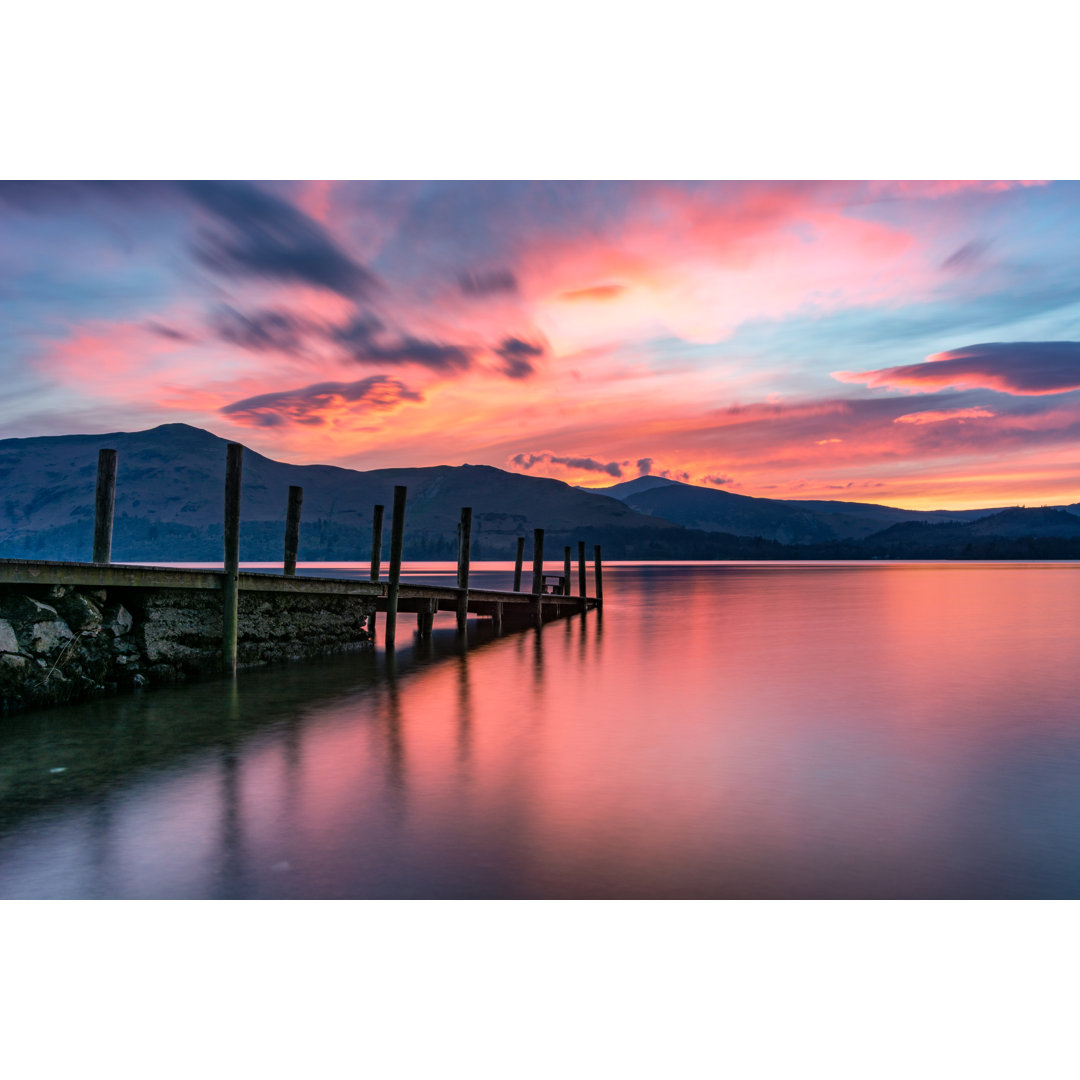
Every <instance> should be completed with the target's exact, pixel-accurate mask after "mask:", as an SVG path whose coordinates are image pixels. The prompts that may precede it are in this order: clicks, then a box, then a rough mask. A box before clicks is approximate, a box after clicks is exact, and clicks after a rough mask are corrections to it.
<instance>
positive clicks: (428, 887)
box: [0, 564, 1080, 897]
mask: <svg viewBox="0 0 1080 1080" xmlns="http://www.w3.org/2000/svg"><path fill="white" fill-rule="evenodd" d="M445 569H446V568H445V567H436V566H433V567H429V568H428V570H429V571H430V572H432V573H441V572H443V571H444V570H445ZM507 569H508V567H507V566H502V567H500V568H498V569H488V570H479V571H478V572H477V577H476V579H474V580H475V583H476V585H477V586H478V587H483V586H485V585H498V584H499V579H500V575H505V573H506V572H507ZM607 569H608V573H609V577H610V584H609V585H608V601H607V604H606V608H605V611H604V613H603V616H602V617H600V616H597V615H596V614H590V615H587V616H585V617H584V618H582V617H578V616H575V617H574V618H571V619H567V620H564V621H561V622H556V623H550V624H548V625H547V626H545V628H544V629H543V630H542V631H541V632H539V633H537V632H536V631H534V630H529V631H525V632H522V633H516V634H509V635H507V636H505V637H504V638H501V639H493V638H490V637H489V636H487V635H485V634H483V633H481V634H479V635H478V636H476V635H474V637H473V638H472V640H471V642H470V646H469V648H467V649H465V648H463V647H461V645H460V643H455V640H454V636H453V632H452V630H449V629H443V630H439V631H437V634H436V641H435V642H432V643H423V642H419V641H415V642H413V643H411V644H410V642H409V637H410V635H409V634H405V635H404V638H403V640H402V644H403V645H404V646H405V647H404V648H399V650H398V656H397V658H396V663H394V664H390V663H388V661H387V658H386V657H384V656H381V655H380V656H379V657H377V658H376V659H375V661H374V662H373V668H372V673H371V674H370V676H368V675H364V676H363V677H361V673H360V668H361V667H362V665H363V663H372V662H371V661H370V658H369V660H368V661H363V660H361V659H358V658H352V659H349V658H342V659H340V660H339V661H332V662H327V663H326V664H323V665H315V666H311V667H308V666H306V665H300V666H295V667H293V668H290V669H281V670H280V671H278V672H274V671H267V672H261V673H245V674H244V675H242V676H241V678H240V680H239V681H238V684H237V693H236V699H235V701H234V702H233V703H232V705H230V706H229V708H230V709H231V710H232V713H230V714H229V715H233V716H234V718H237V717H238V718H240V719H241V720H242V719H243V718H244V717H254V720H252V721H251V722H253V723H256V724H257V722H258V717H259V715H260V714H263V715H266V716H267V717H277V719H274V720H273V721H272V722H269V721H268V722H266V723H264V724H263V726H262V727H258V726H256V727H255V729H254V730H253V731H250V732H248V733H246V734H244V735H242V736H238V737H236V738H235V739H234V740H233V741H232V742H230V743H229V744H228V745H227V746H224V747H223V748H222V749H219V750H215V751H213V752H211V751H206V752H203V753H202V754H200V755H196V757H195V758H193V759H192V760H191V761H190V763H189V764H187V765H179V766H176V767H175V769H174V770H173V771H172V772H169V773H166V774H163V775H162V776H161V778H160V779H159V780H155V776H154V774H153V773H150V774H145V775H144V776H143V777H142V778H140V779H138V780H136V781H134V782H132V781H128V782H126V783H125V782H123V781H121V787H120V793H119V794H117V795H116V796H115V797H114V798H113V800H112V806H113V818H112V819H111V820H110V822H109V823H108V824H107V825H106V826H104V829H105V832H106V834H107V836H108V837H110V838H111V839H110V841H109V843H110V845H111V847H110V850H112V851H113V852H114V854H115V853H116V852H120V853H121V854H120V855H119V864H118V865H117V866H114V868H113V869H112V870H108V869H107V868H106V869H105V870H102V867H101V866H89V867H86V866H84V868H83V870H81V871H80V870H77V869H73V870H72V871H71V873H70V874H69V875H68V876H67V877H66V878H65V880H66V881H67V882H68V887H69V889H74V890H76V891H77V885H75V884H72V883H73V882H75V883H77V882H79V881H82V880H84V879H86V878H88V876H89V875H91V871H93V872H94V873H96V874H97V879H96V880H100V879H101V877H102V874H104V875H105V879H106V882H107V881H108V880H111V881H112V882H113V888H114V890H115V891H116V893H117V894H125V895H126V894H138V895H152V894H155V893H154V890H155V889H157V890H160V894H161V895H193V894H194V895H198V894H202V895H259V896H506V897H526V896H539V897H544V896H547V897H557V896H566V897H575V896H646V897H651V896H655V897H679V896H686V897H697V896H704V897H724V896H729V897H739V896H745V897H770V896H776V897H798V896H807V897H811V896H850V897H862V896H976V895H1014V896H1026V895H1072V894H1073V893H1077V894H1080V874H1078V872H1077V867H1080V796H1078V795H1077V794H1075V793H1076V792H1080V732H1078V730H1077V724H1076V710H1075V705H1074V702H1075V700H1076V695H1077V691H1078V690H1080V678H1078V666H1077V664H1076V660H1077V656H1078V649H1077V644H1078V638H1077V625H1078V623H1077V615H1078V614H1080V576H1078V567H1077V566H1075V565H1073V564H1041V565H1007V564H1002V565H979V564H884V565H883V564H878V565H870V566H862V565H837V564H833V565H824V566H815V565H808V564H801V565H794V566H788V565H777V564H772V565H747V564H736V565H717V564H710V565H701V566H687V565H685V564H684V565H679V566H671V567H665V566H632V565H628V566H619V565H613V566H611V567H610V568H607ZM399 633H400V631H399ZM304 672H308V673H309V674H308V675H307V676H303V673H304ZM305 679H306V681H305ZM286 682H287V683H288V685H287V686H285V684H286ZM176 695H177V696H176V697H175V699H174V702H175V703H177V704H179V703H182V702H183V700H184V697H183V695H184V691H183V690H178V691H176ZM152 697H153V695H147V700H148V701H149V700H151V698H152ZM233 722H237V721H236V720H235V719H234V721H233ZM176 769H179V772H176V771H175V770H176ZM213 792H216V795H215V794H212V793H213ZM193 793H198V797H197V799H196V798H194V796H193ZM196 804H197V805H196ZM208 807H211V808H213V809H212V811H208V809H207V808H208ZM71 812H72V813H74V812H75V811H74V810H73V811H71ZM53 827H54V828H55V830H56V831H55V832H54V833H53V834H51V835H52V836H53V839H51V840H49V839H48V838H47V836H46V838H43V836H42V833H41V829H42V828H44V829H45V833H46V834H48V827H46V826H44V825H43V826H41V828H38V830H37V832H36V833H35V837H36V839H35V854H34V855H33V856H27V855H26V852H25V851H23V852H22V853H21V855H20V858H21V859H22V862H20V864H19V865H20V867H21V870H20V874H22V875H24V876H23V880H25V881H30V880H32V879H33V880H39V881H40V880H41V879H40V878H34V874H33V873H32V868H31V867H30V864H33V863H34V861H35V859H36V865H38V866H40V864H41V862H42V860H47V859H48V858H49V857H50V856H49V851H50V846H51V845H55V855H56V857H57V858H59V857H60V848H61V847H62V846H63V845H64V844H69V843H70V842H69V841H68V840H64V839H63V836H64V835H66V834H65V833H64V829H68V830H69V831H70V825H69V824H68V825H65V824H64V820H63V816H62V815H61V819H60V820H59V821H58V822H56V823H55V824H54V826H53ZM120 839H122V844H120V843H119V840H120ZM5 842H6V841H4V840H3V838H2V837H0V865H3V860H4V858H5V857H6V855H9V854H10V846H9V847H7V848H5V847H4V843H5ZM207 845H210V848H212V849H213V852H214V854H213V855H210V854H208V849H207ZM155 847H156V848H157V849H159V850H160V849H162V848H165V849H169V848H172V849H174V850H177V851H185V852H187V853H188V854H187V855H185V856H184V858H182V859H180V860H179V861H178V862H177V863H176V864H175V865H173V866H172V867H171V868H169V867H165V866H164V865H163V864H162V863H161V861H160V860H158V861H155V859H156V857H149V856H147V855H146V851H147V850H149V849H151V848H155ZM144 849H145V850H144ZM28 858H29V860H30V863H29V864H28V863H27V862H26V860H27V859H28ZM92 862H93V860H91V863H92ZM80 875H81V876H80ZM110 875H111V878H110ZM8 880H11V879H10V877H9V879H8ZM86 887H88V886H86ZM96 887H98V886H95V888H96ZM9 888H10V886H9ZM105 889H106V893H107V892H108V885H107V884H106V886H105ZM39 891H40V890H39ZM45 891H47V890H45Z"/></svg>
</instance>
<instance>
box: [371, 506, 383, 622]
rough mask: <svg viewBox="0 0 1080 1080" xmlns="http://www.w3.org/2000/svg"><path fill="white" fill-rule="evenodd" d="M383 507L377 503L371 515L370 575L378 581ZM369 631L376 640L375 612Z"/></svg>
mask: <svg viewBox="0 0 1080 1080" xmlns="http://www.w3.org/2000/svg"><path fill="white" fill-rule="evenodd" d="M383 509H384V508H383V507H382V506H381V505H378V504H376V506H375V512H374V513H373V514H372V517H371V573H370V574H369V575H368V577H369V578H370V580H371V581H378V580H379V574H380V573H381V571H382V530H383ZM367 628H368V633H369V634H370V635H371V640H372V641H374V640H375V612H374V611H373V612H372V613H371V614H370V615H369V616H368V624H367Z"/></svg>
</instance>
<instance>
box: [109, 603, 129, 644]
mask: <svg viewBox="0 0 1080 1080" xmlns="http://www.w3.org/2000/svg"><path fill="white" fill-rule="evenodd" d="M131 625H132V618H131V612H130V611H128V610H127V608H125V607H124V606H123V604H117V605H116V607H111V608H109V609H108V610H107V611H106V612H105V629H106V630H108V631H109V633H110V634H112V636H113V637H121V636H122V635H124V634H130V633H131Z"/></svg>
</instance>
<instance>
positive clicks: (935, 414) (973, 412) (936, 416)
mask: <svg viewBox="0 0 1080 1080" xmlns="http://www.w3.org/2000/svg"><path fill="white" fill-rule="evenodd" d="M992 416H997V413H993V412H991V411H990V410H989V409H984V408H981V407H980V406H975V407H974V408H970V409H928V410H926V411H925V412H913V413H904V415H903V416H898V417H896V418H895V419H894V420H893V423H894V424H940V423H941V422H942V421H943V420H957V421H959V422H960V423H961V424H962V423H963V422H964V421H965V420H979V419H982V418H984V417H992ZM830 441H833V442H835V441H837V440H830Z"/></svg>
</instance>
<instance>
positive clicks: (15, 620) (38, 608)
mask: <svg viewBox="0 0 1080 1080" xmlns="http://www.w3.org/2000/svg"><path fill="white" fill-rule="evenodd" d="M0 615H3V617H4V618H5V619H7V620H8V622H10V623H11V625H12V626H15V627H21V626H30V625H32V624H33V623H37V622H48V621H50V620H52V619H55V618H56V617H57V612H56V608H54V607H49V605H48V604H43V603H41V601H40V600H35V599H33V598H32V597H30V596H27V595H26V594H25V593H12V594H10V595H9V596H5V597H3V599H2V600H0Z"/></svg>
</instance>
